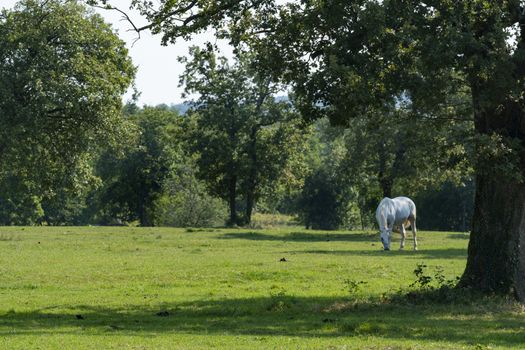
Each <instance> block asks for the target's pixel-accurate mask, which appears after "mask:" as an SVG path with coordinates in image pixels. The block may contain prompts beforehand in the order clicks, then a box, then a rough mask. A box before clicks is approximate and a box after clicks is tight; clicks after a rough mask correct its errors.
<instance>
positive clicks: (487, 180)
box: [459, 103, 525, 301]
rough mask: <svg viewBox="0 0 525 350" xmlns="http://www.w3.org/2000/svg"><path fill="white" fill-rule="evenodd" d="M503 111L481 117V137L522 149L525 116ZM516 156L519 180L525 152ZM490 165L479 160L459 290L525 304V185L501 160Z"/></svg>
mask: <svg viewBox="0 0 525 350" xmlns="http://www.w3.org/2000/svg"><path fill="white" fill-rule="evenodd" d="M475 106H476V104H475ZM503 106H505V107H504V108H502V109H501V108H500V109H499V112H494V111H496V110H498V109H496V108H495V109H491V110H490V111H492V112H491V113H486V112H483V111H481V112H479V113H476V116H475V127H476V131H477V132H478V133H479V134H486V135H490V134H494V133H495V134H498V135H500V136H502V137H504V138H508V139H512V140H513V141H520V143H521V145H523V144H524V142H523V141H524V140H525V118H524V113H523V110H522V109H521V107H519V106H518V105H517V104H515V103H507V104H504V105H503ZM485 111H486V109H485ZM516 152H518V154H519V157H518V158H519V159H518V162H519V164H513V165H515V166H516V167H517V168H518V170H519V174H515V175H521V176H523V175H524V174H525V151H523V150H519V149H518V150H516ZM482 157H483V155H482ZM489 161H490V160H487V159H480V160H478V168H477V169H476V171H477V177H476V196H475V203H474V215H473V220H472V230H471V234H470V241H469V246H468V259H467V266H466V268H465V272H464V273H463V276H462V278H461V280H460V283H459V287H469V288H473V289H475V290H477V291H481V292H483V293H497V294H507V295H509V294H511V295H514V296H515V297H516V298H517V299H518V300H520V301H525V183H524V182H523V181H520V180H519V179H517V178H516V177H515V176H512V174H509V173H508V172H509V170H499V169H501V168H502V167H499V166H498V165H499V164H498V163H497V160H495V161H494V163H487V162H489ZM504 161H505V162H506V163H502V164H504V165H507V166H508V165H509V164H508V159H506V160H505V159H504ZM503 169H505V168H503ZM509 175H510V176H509Z"/></svg>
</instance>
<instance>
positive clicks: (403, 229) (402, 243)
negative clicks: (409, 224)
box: [399, 224, 407, 250]
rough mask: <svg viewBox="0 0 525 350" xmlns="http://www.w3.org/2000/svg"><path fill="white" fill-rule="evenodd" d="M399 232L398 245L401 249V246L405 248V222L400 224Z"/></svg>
mask: <svg viewBox="0 0 525 350" xmlns="http://www.w3.org/2000/svg"><path fill="white" fill-rule="evenodd" d="M400 232H401V246H400V247H399V250H403V248H405V238H406V237H407V231H406V230H405V224H401V227H400Z"/></svg>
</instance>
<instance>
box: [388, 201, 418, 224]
mask: <svg viewBox="0 0 525 350" xmlns="http://www.w3.org/2000/svg"><path fill="white" fill-rule="evenodd" d="M392 200H393V201H394V203H395V207H396V221H398V220H399V221H406V220H407V219H409V218H413V219H415V218H416V205H415V204H414V202H413V201H412V200H411V199H410V198H408V197H396V198H394V199H392Z"/></svg>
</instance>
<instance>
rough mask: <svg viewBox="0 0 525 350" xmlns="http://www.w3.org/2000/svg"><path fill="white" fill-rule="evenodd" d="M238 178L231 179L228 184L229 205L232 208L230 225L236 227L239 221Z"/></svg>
mask: <svg viewBox="0 0 525 350" xmlns="http://www.w3.org/2000/svg"><path fill="white" fill-rule="evenodd" d="M236 201H237V176H235V175H233V176H232V177H230V180H229V184H228V204H229V206H230V220H229V222H228V224H229V225H236V224H237V222H238V219H237V202H236Z"/></svg>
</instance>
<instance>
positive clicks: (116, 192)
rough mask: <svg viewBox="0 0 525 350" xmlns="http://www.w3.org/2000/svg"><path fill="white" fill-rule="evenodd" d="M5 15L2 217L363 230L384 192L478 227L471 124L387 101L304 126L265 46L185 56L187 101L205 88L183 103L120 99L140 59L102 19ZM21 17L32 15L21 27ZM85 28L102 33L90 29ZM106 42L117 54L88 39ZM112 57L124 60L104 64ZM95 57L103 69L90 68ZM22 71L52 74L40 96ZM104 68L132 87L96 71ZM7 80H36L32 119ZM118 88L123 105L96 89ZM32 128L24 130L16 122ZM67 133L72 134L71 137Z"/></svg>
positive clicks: (65, 8) (6, 220) (71, 9)
mask: <svg viewBox="0 0 525 350" xmlns="http://www.w3.org/2000/svg"><path fill="white" fill-rule="evenodd" d="M64 12H68V17H65V18H64V17H62V16H61V15H62V14H63V13H64ZM3 18H4V20H3V22H2V28H3V29H4V30H5V31H6V32H7V30H8V29H9V30H10V34H11V36H6V37H5V38H4V39H3V40H4V42H5V44H6V45H4V47H6V49H4V52H3V57H4V62H6V63H8V64H11V65H12V66H11V68H13V69H14V70H13V69H10V70H9V71H8V70H7V69H6V70H5V74H3V76H2V77H1V78H2V82H3V86H4V90H3V91H5V94H3V96H4V97H6V98H5V99H4V101H3V102H4V106H5V107H4V111H5V114H4V115H5V116H6V117H5V118H4V120H3V124H4V125H7V126H8V127H9V125H10V124H8V123H9V121H10V120H12V129H13V131H12V134H11V136H10V137H11V141H16V144H15V143H13V145H12V146H10V147H9V148H8V147H7V146H5V147H4V148H3V149H6V150H7V149H9V151H10V152H12V154H16V155H17V157H16V159H17V160H19V161H20V163H15V162H8V161H5V162H4V165H3V167H2V170H3V171H2V172H1V173H0V175H1V176H0V188H1V192H0V223H1V224H3V225H31V224H46V225H84V224H98V225H124V224H134V223H138V224H140V225H142V226H154V225H168V226H210V225H224V224H227V225H249V224H250V222H251V218H252V214H253V212H254V210H257V211H259V212H263V213H265V212H266V213H283V214H288V215H294V216H295V217H296V218H297V221H298V223H302V224H304V225H305V226H306V227H307V228H317V229H338V228H360V229H365V228H370V227H373V226H374V225H375V224H374V219H373V212H374V209H375V206H376V205H377V203H378V202H379V200H380V199H381V198H382V197H383V196H392V195H395V194H398V195H410V196H414V197H415V198H416V199H417V202H418V204H420V206H419V207H420V212H421V213H422V215H421V219H420V225H421V227H426V228H429V229H442V230H467V228H468V222H469V218H470V216H471V213H472V198H473V196H472V186H473V181H472V174H471V172H472V171H471V165H470V163H469V162H468V157H467V156H468V149H467V148H466V147H465V145H464V144H462V143H460V142H459V140H460V139H461V137H465V136H467V135H468V134H469V133H471V131H472V125H471V123H470V122H468V121H466V122H458V123H454V124H451V125H448V124H443V123H436V127H435V128H433V129H428V128H425V126H424V125H423V123H422V122H421V121H419V120H418V119H417V118H415V116H414V111H413V106H411V105H410V103H409V101H408V100H407V99H405V100H398V101H395V102H392V103H385V104H384V105H383V106H382V107H381V108H378V109H377V110H373V111H370V112H368V114H367V115H366V116H363V117H361V118H356V119H355V120H354V122H353V123H352V124H350V125H347V126H346V127H344V128H343V127H340V126H334V125H331V123H330V122H329V120H328V119H327V118H322V119H319V120H317V121H315V120H314V119H312V120H310V121H308V118H305V116H304V113H301V111H300V109H299V108H298V107H297V106H298V104H299V103H300V102H298V99H297V98H296V97H295V96H294V95H293V94H292V95H290V96H289V97H286V98H284V97H282V96H281V97H279V94H282V91H284V86H283V85H282V84H280V83H278V82H275V81H273V80H272V79H271V78H270V76H268V75H265V74H262V73H261V71H259V70H258V69H256V62H257V61H256V60H257V57H256V56H255V55H253V54H250V53H248V52H243V53H239V54H237V56H236V58H235V59H234V60H228V59H226V58H225V57H222V56H220V55H219V54H217V53H216V51H217V50H216V48H214V47H213V46H212V45H207V46H205V47H202V48H199V47H193V48H191V49H190V53H189V55H188V56H186V57H182V58H180V60H181V62H182V63H184V64H185V66H186V70H185V72H184V74H183V75H182V76H181V77H180V83H181V84H182V85H183V86H184V87H185V93H186V94H187V95H188V96H192V95H197V96H198V97H197V98H195V99H194V100H192V101H190V102H188V104H187V106H188V107H189V109H188V110H187V111H185V113H184V114H180V113H179V112H178V110H177V109H175V108H170V107H168V106H166V105H164V106H156V107H147V106H146V107H143V108H140V107H138V106H137V105H136V104H135V102H133V101H130V102H128V103H127V104H126V105H124V106H121V107H119V100H118V97H119V96H120V94H122V91H123V90H124V89H125V88H126V87H127V86H128V85H129V84H130V83H131V80H132V78H133V74H134V68H133V67H132V65H131V64H130V61H129V58H128V57H127V52H126V51H125V48H124V47H123V44H122V42H121V41H120V40H119V39H118V38H117V37H116V36H115V35H114V34H113V33H112V32H111V30H110V28H109V26H107V25H106V24H104V23H103V21H101V19H100V17H99V16H97V15H95V14H93V13H91V12H89V10H88V9H87V8H85V7H82V6H81V5H79V4H77V3H75V2H66V3H61V2H60V1H55V2H46V3H40V2H38V1H25V2H21V3H20V5H19V6H18V7H17V8H16V9H15V10H13V11H5V12H4V14H3ZM21 19H23V20H24V21H26V24H25V25H26V26H25V27H22V28H16V30H17V31H15V28H13V27H14V26H15V22H16V24H17V25H20V23H23V22H21ZM35 21H39V23H40V27H38V29H37V30H33V32H32V34H31V38H28V37H27V34H26V33H25V31H27V30H28V27H29V26H32V25H33V24H34V22H35ZM78 23H80V24H81V26H78ZM93 23H97V25H98V26H99V27H96V26H93ZM72 24H77V27H70V26H71V25H72ZM104 26H105V27H104ZM57 27H62V28H63V30H64V33H60V32H56V30H55V28H57ZM87 27H89V30H91V31H92V33H91V34H90V35H91V36H87V37H86V35H87V34H86V33H89V32H88V28H87ZM72 28H73V29H72ZM84 29H85V31H84ZM31 40H32V41H31ZM34 41H36V42H37V43H39V44H40V45H42V47H39V46H38V45H35V43H34ZM98 41H100V42H112V43H113V45H118V46H119V47H120V48H119V50H120V51H116V52H110V50H111V49H112V47H111V46H108V47H107V48H106V51H103V50H102V49H101V48H100V47H97V50H96V51H92V52H90V51H88V50H87V49H86V48H89V46H90V45H96V44H97V43H98ZM9 45H11V49H9ZM24 45H25V46H26V47H24ZM83 46H84V47H83ZM66 49H67V50H69V51H67V50H66ZM47 51H49V52H47ZM109 55H112V56H113V61H109V62H108V61H103V60H102V61H101V59H100V57H108V56H109ZM79 56H80V58H79ZM50 57H52V59H51V60H49V58H50ZM109 57H111V56H109ZM75 60H78V61H79V62H78V63H75ZM93 61H97V64H99V65H100V67H101V70H102V69H105V71H100V70H99V71H90V70H91V69H92V68H93V67H92V66H90V65H92V63H93ZM119 62H123V63H125V64H126V65H125V66H123V65H116V63H119ZM73 64H76V65H75V66H74V68H76V70H74V69H73V70H72V69H71V65H73ZM103 64H106V66H103ZM22 69H24V70H33V71H34V73H35V74H39V75H42V77H39V76H38V75H37V76H35V75H33V76H31V78H32V79H37V81H38V80H39V79H40V84H41V85H42V88H41V89H42V91H39V90H31V89H30V88H29V87H28V86H27V85H25V84H35V82H33V81H31V82H29V80H28V79H29V78H28V77H25V76H20V75H13V72H16V71H17V70H18V71H20V70H22ZM119 69H120V70H119ZM104 72H107V73H104ZM108 73H112V74H114V75H115V76H116V77H119V78H120V79H121V81H122V82H121V83H119V81H117V84H116V83H115V82H113V81H111V80H108V79H100V77H99V76H100V74H108ZM65 74H67V76H61V75H65ZM97 77H98V78H99V80H96V79H97ZM81 79H83V81H81ZM88 82H89V83H88ZM95 83H96V84H95ZM89 84H92V85H93V86H91V85H89ZM102 84H106V85H107V86H103V87H104V88H105V89H106V91H104V93H100V91H99V90H98V89H100V88H101V87H102ZM9 86H11V87H12V86H21V87H25V89H26V91H27V92H26V93H27V96H26V97H25V98H26V99H27V100H34V106H33V109H32V110H30V111H26V112H24V113H25V114H24V117H25V118H26V120H27V121H28V125H24V124H22V123H21V122H20V120H21V117H19V119H16V118H17V115H16V114H15V115H11V114H9V111H14V110H16V111H17V113H21V111H23V108H24V102H25V101H26V100H24V99H21V98H20V97H19V99H12V100H9V99H8V98H7V96H8V94H9V93H10V94H13V95H14V94H18V93H20V92H19V91H17V90H16V89H14V88H11V90H9V88H8V87H9ZM75 89H77V90H78V91H76V90H75ZM89 89H92V90H93V92H92V95H89V93H90V92H89V91H90V90H89ZM84 94H87V95H86V96H84ZM108 95H109V97H111V98H113V100H112V101H104V100H103V101H99V100H98V99H101V98H106V99H107V98H109V97H108ZM68 98H70V99H71V101H68V100H67V99H68ZM89 98H92V100H93V101H90V100H89ZM455 98H457V99H458V100H460V99H461V98H462V96H461V95H459V94H458V96H455ZM39 99H40V100H39ZM101 102H102V104H99V103H101ZM110 102H111V105H110V106H109V107H111V108H113V109H112V110H111V111H109V112H108V111H106V109H107V108H108V106H107V104H108V103H110ZM8 103H10V104H8ZM83 103H86V104H87V103H92V105H88V106H89V107H91V108H92V109H91V110H89V109H87V107H86V106H84V105H82V104H83ZM59 106H60V107H59ZM62 106H64V107H62ZM66 106H70V108H71V110H66V109H64V108H65V107H66ZM7 108H9V109H7ZM80 111H82V112H84V111H85V113H90V114H89V115H88V117H89V118H94V117H96V116H98V117H99V118H101V122H102V124H101V123H99V122H97V121H89V120H88V119H87V117H84V116H83V114H80ZM103 118H107V119H103ZM42 121H45V123H49V124H50V125H49V129H50V131H49V132H48V131H46V130H43V129H42V127H43V125H42ZM68 123H70V124H71V125H69V124H68ZM80 124H81V125H85V129H82V128H78V126H79V125H80ZM21 126H23V128H24V129H25V132H26V134H27V135H25V138H24V136H22V135H20V136H18V135H16V133H15V129H16V128H17V127H18V128H20V127H21ZM107 126H110V128H107ZM31 127H32V128H31ZM99 127H102V128H101V129H100V130H97V128H99ZM53 132H56V134H53ZM58 132H59V134H58ZM96 132H98V133H99V134H95V133H96ZM57 135H58V136H57ZM33 136H34V137H35V138H39V137H43V138H49V139H45V141H39V143H38V144H37V145H36V146H38V148H39V149H40V150H41V152H42V153H43V154H35V152H34V149H31V150H30V151H28V150H27V149H24V148H25V147H27V145H26V143H27V142H30V140H31V138H32V137H33ZM56 137H57V138H56ZM60 138H69V140H67V139H66V140H64V141H63V142H64V143H63V144H60V145H59V144H57V143H58V142H60ZM79 138H80V139H79ZM82 138H83V139H82ZM47 142H49V143H47ZM75 147H77V148H79V149H75ZM52 152H57V154H53V153H52ZM67 152H71V154H68V153H67ZM4 154H5V155H6V156H9V155H11V154H10V153H9V152H7V151H5V152H4ZM45 156H48V157H49V159H46V158H45Z"/></svg>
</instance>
